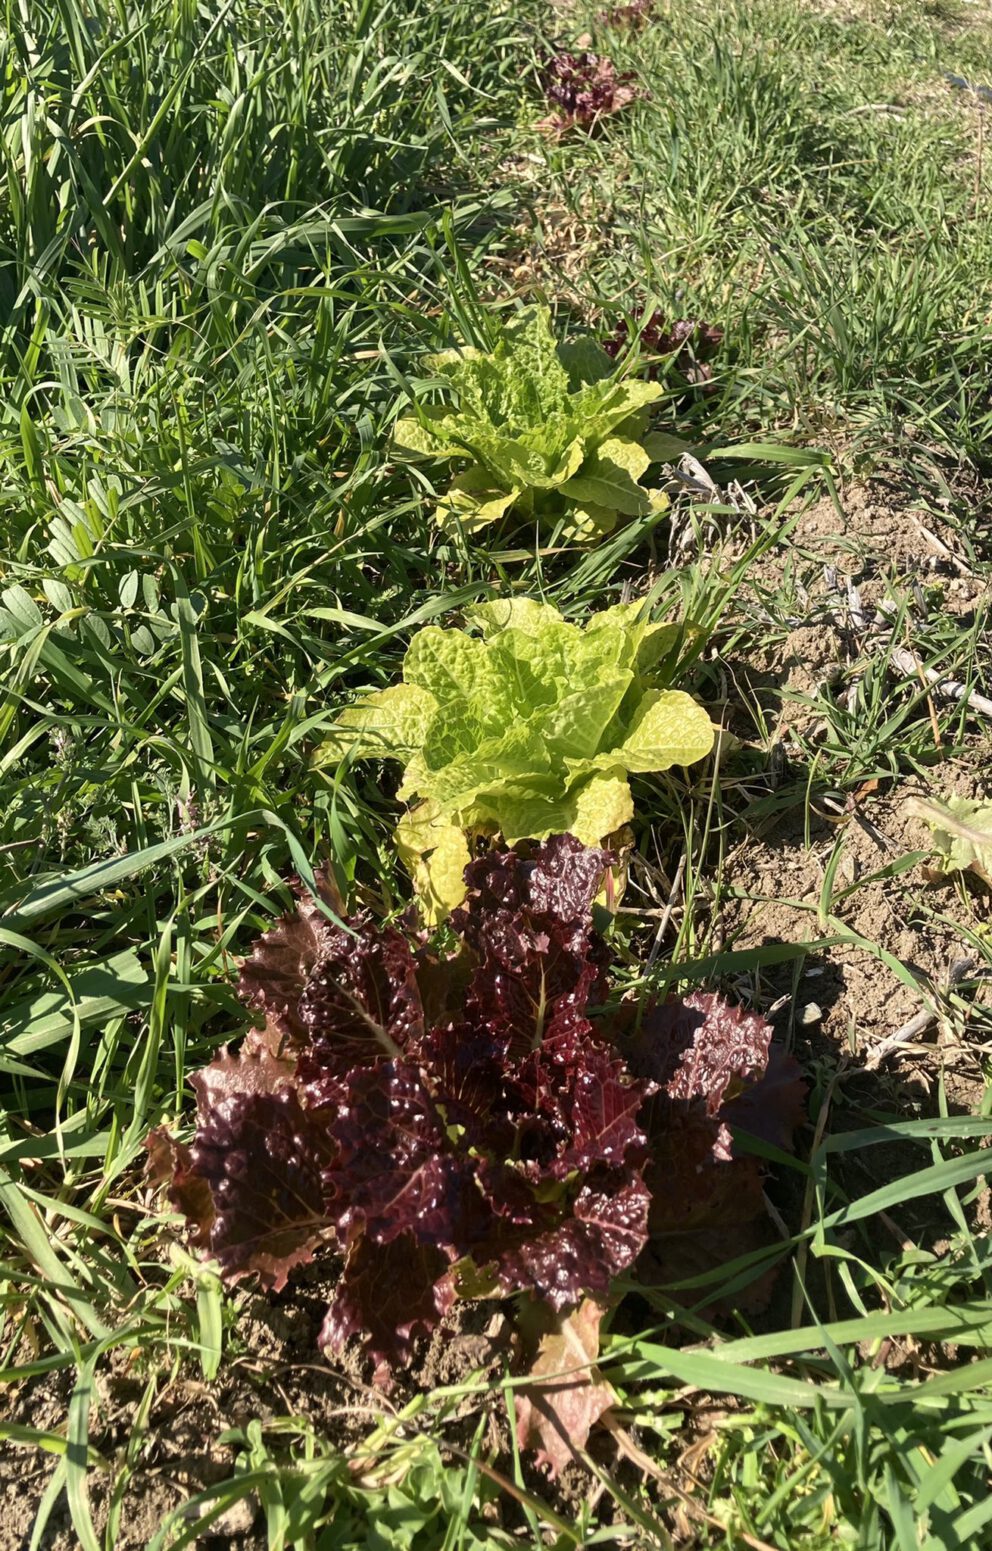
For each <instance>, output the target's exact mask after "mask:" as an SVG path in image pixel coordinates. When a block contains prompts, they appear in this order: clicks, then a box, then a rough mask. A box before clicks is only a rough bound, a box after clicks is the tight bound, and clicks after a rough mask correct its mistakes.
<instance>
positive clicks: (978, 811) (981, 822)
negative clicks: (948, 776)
mask: <svg viewBox="0 0 992 1551" xmlns="http://www.w3.org/2000/svg"><path fill="white" fill-rule="evenodd" d="M906 808H907V811H908V812H910V813H914V814H915V815H916V816H917V817H918V818H921V819H923V821H924V823H926V824H927V825H929V827H930V830H931V833H932V834H933V840H934V845H935V847H936V849H937V852H938V854H939V856H940V861H941V866H942V868H943V870H944V872H966V871H968V870H969V869H970V870H971V871H972V872H974V873H976V874H977V875H978V876H979V877H980V878H982V879H983V880H984V881H985V882H986V883H990V884H992V803H989V802H978V801H976V800H974V799H973V798H970V797H949V798H948V799H947V801H946V803H938V802H924V801H922V800H920V799H919V798H914V799H912V800H911V801H910V802H908V803H907V804H906Z"/></svg>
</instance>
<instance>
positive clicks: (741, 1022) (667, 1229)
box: [620, 992, 805, 1282]
mask: <svg viewBox="0 0 992 1551" xmlns="http://www.w3.org/2000/svg"><path fill="white" fill-rule="evenodd" d="M620 1045H621V1049H623V1051H624V1053H625V1055H626V1056H627V1059H628V1062H629V1064H630V1067H631V1069H632V1070H633V1071H634V1072H636V1073H638V1074H639V1075H640V1076H641V1077H643V1078H650V1079H651V1080H653V1081H654V1082H655V1083H656V1085H657V1091H656V1092H655V1094H654V1095H653V1097H651V1098H650V1099H649V1100H648V1102H647V1104H646V1106H645V1110H644V1113H643V1115H642V1117H641V1118H642V1121H643V1123H644V1125H645V1129H646V1131H647V1133H648V1139H649V1144H650V1159H649V1162H648V1165H647V1167H646V1168H645V1171H644V1178H645V1182H646V1184H647V1186H648V1188H649V1190H650V1192H651V1213H650V1229H651V1246H650V1251H651V1252H650V1255H649V1256H648V1257H646V1259H645V1263H644V1264H643V1265H642V1267H641V1271H642V1274H643V1275H644V1277H645V1279H647V1280H661V1281H663V1282H671V1281H677V1280H680V1279H682V1278H684V1277H687V1276H691V1275H695V1274H697V1272H699V1271H701V1270H702V1269H705V1268H707V1267H709V1268H712V1267H715V1266H717V1265H719V1264H720V1263H721V1261H725V1260H728V1259H732V1258H736V1256H738V1255H743V1254H746V1253H747V1252H748V1251H749V1250H751V1249H757V1248H759V1247H760V1246H761V1245H763V1244H764V1243H766V1242H767V1224H766V1213H765V1204H764V1192H763V1178H764V1171H763V1165H762V1163H761V1160H760V1159H759V1158H758V1157H756V1156H754V1155H753V1154H751V1153H748V1152H745V1151H743V1150H742V1149H741V1148H739V1147H736V1146H735V1144H734V1139H733V1132H734V1130H735V1129H736V1130H738V1131H739V1132H747V1133H749V1134H751V1135H754V1136H756V1137H760V1138H761V1139H762V1140H765V1141H768V1142H771V1143H772V1144H773V1145H775V1146H777V1147H779V1148H781V1149H783V1150H786V1149H788V1148H789V1147H791V1145H792V1136H793V1132H794V1131H795V1128H796V1127H797V1126H798V1125H799V1124H800V1122H801V1120H802V1118H803V1111H804V1106H803V1099H804V1094H805V1088H804V1086H803V1083H802V1081H801V1080H800V1076H799V1067H798V1065H797V1063H796V1062H795V1061H794V1060H793V1059H792V1058H791V1057H790V1056H787V1055H785V1054H784V1052H782V1051H779V1050H775V1049H773V1047H772V1044H771V1028H770V1026H769V1025H768V1023H767V1022H766V1021H765V1020H764V1019H763V1018H761V1017H760V1016H759V1015H758V1014H756V1013H748V1012H745V1011H743V1010H742V1009H741V1008H739V1007H734V1006H732V1005H731V1004H730V1003H728V1002H726V1001H724V1000H723V999H722V998H721V997H719V996H716V995H714V994H712V993H708V992H693V993H692V994H691V995H689V996H687V997H685V998H684V999H683V1000H672V1001H669V1002H665V1003H662V1004H661V1005H659V1006H656V1007H654V1008H651V1009H649V1010H648V1011H646V1012H645V1013H644V1014H643V1016H642V1017H641V1019H640V1021H639V1024H638V1026H637V1027H636V1029H635V1030H634V1032H633V1034H632V1035H630V1036H629V1037H627V1038H623V1037H621V1038H620Z"/></svg>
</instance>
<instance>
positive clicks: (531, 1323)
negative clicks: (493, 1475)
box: [514, 1298, 615, 1476]
mask: <svg viewBox="0 0 992 1551" xmlns="http://www.w3.org/2000/svg"><path fill="white" fill-rule="evenodd" d="M527 1312H528V1314H529V1319H528V1331H527V1334H528V1336H529V1337H530V1339H531V1342H533V1341H534V1340H535V1339H536V1340H537V1343H538V1344H537V1350H536V1353H535V1354H534V1355H533V1361H532V1362H531V1365H530V1368H529V1370H528V1380H529V1382H528V1383H527V1384H525V1385H523V1386H522V1387H521V1388H518V1389H516V1390H515V1391H514V1403H515V1407H516V1422H517V1441H518V1443H519V1445H520V1447H521V1448H522V1449H534V1450H536V1451H537V1463H538V1465H541V1466H544V1467H545V1468H546V1469H547V1471H548V1473H549V1475H551V1476H557V1475H560V1473H561V1472H562V1471H563V1470H564V1469H565V1467H566V1465H569V1464H571V1463H572V1462H573V1461H574V1460H575V1458H576V1450H578V1449H584V1448H585V1446H586V1443H587V1442H588V1440H589V1434H590V1432H591V1431H592V1428H593V1427H594V1426H595V1424H596V1423H597V1422H598V1421H599V1419H600V1417H601V1416H602V1415H603V1413H604V1412H605V1411H607V1410H608V1409H609V1407H610V1406H611V1405H612V1404H613V1403H614V1399H615V1396H614V1394H613V1391H612V1390H611V1389H610V1387H609V1385H608V1384H606V1383H604V1381H603V1380H602V1378H601V1377H600V1375H599V1373H598V1371H597V1368H596V1359H597V1358H598V1356H599V1327H600V1324H601V1322H602V1319H603V1315H604V1313H605V1312H606V1311H605V1307H604V1305H603V1304H602V1303H598V1302H597V1301H596V1300H595V1299H593V1298H585V1299H583V1301H582V1303H581V1304H580V1305H579V1307H578V1308H577V1309H574V1310H573V1311H572V1312H571V1313H570V1314H566V1315H560V1314H559V1315H557V1316H549V1315H547V1313H546V1312H545V1313H543V1315H542V1306H541V1305H540V1304H533V1303H532V1304H531V1307H530V1310H528V1311H527Z"/></svg>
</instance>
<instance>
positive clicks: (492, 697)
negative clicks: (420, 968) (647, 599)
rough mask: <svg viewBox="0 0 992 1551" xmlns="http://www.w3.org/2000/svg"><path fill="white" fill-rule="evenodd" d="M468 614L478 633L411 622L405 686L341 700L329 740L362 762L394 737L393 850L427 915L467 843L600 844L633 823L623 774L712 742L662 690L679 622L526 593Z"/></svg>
mask: <svg viewBox="0 0 992 1551" xmlns="http://www.w3.org/2000/svg"><path fill="white" fill-rule="evenodd" d="M468 620H469V623H470V624H471V625H473V626H475V627H476V628H477V629H478V630H479V631H480V634H478V635H475V634H471V633H469V632H468V631H465V630H456V629H442V628H441V627H439V626H437V625H429V626H427V627H426V628H425V629H423V630H421V631H419V632H418V633H417V634H416V635H415V636H414V638H413V640H412V641H411V643H410V646H409V649H408V651H407V654H406V657H405V659H404V664H403V674H404V683H403V684H402V685H396V686H393V689H391V690H387V691H380V692H379V693H378V694H377V695H373V696H370V697H369V698H368V699H367V700H365V701H363V702H361V703H360V704H359V705H358V706H354V707H350V708H349V709H348V710H347V711H346V712H345V713H343V715H342V718H341V725H342V728H343V729H344V730H343V731H342V733H340V734H336V736H338V737H345V736H347V737H351V738H354V739H357V740H359V741H358V742H357V743H354V744H352V746H351V752H352V754H356V755H359V756H361V755H363V754H365V755H368V756H372V755H375V754H378V755H382V754H383V753H386V752H390V750H389V748H388V745H389V744H390V741H391V742H392V745H393V747H392V750H391V752H392V754H393V755H394V757H396V758H398V759H402V760H403V762H404V765H405V769H404V772H403V778H402V781H401V783H400V786H399V797H400V799H401V800H402V801H407V802H411V803H413V805H414V806H413V809H412V811H411V813H410V814H408V815H407V817H406V818H404V819H402V820H401V822H400V825H399V827H398V829H397V834H396V839H397V845H398V848H399V851H400V856H401V859H402V860H403V862H404V865H405V866H406V867H407V869H408V871H410V872H411V874H412V876H413V877H414V880H415V883H416V887H417V892H418V895H419V896H420V898H421V900H422V902H423V907H424V911H425V914H426V917H427V919H428V920H429V921H430V922H432V923H434V922H438V921H440V920H442V919H443V918H444V916H445V915H446V914H447V912H448V911H449V910H450V909H452V908H453V907H454V906H455V905H458V904H459V903H460V902H461V900H462V898H463V897H464V886H463V883H462V873H463V870H464V867H465V865H466V864H467V862H468V860H469V850H470V847H471V843H472V841H473V840H475V839H477V838H479V837H480V836H483V837H488V836H491V835H493V834H495V833H501V834H502V835H503V837H504V839H505V840H506V841H507V842H508V843H510V844H511V845H512V844H515V843H516V842H517V841H519V840H528V839H530V840H544V839H547V837H548V836H549V835H554V834H560V833H565V832H570V833H572V834H574V835H576V836H577V837H578V838H579V839H580V840H581V841H582V842H583V843H585V844H588V845H595V844H597V843H598V842H600V841H602V840H604V839H605V838H607V837H608V836H610V835H612V834H614V833H615V832H616V831H617V830H619V829H622V828H623V827H624V825H626V824H628V823H629V822H630V821H631V819H632V818H633V802H632V798H631V795H630V788H629V785H628V783H627V776H628V774H630V773H637V774H643V773H650V772H653V771H663V770H668V769H670V768H671V767H672V766H673V765H690V764H694V763H695V762H697V761H698V760H700V759H702V758H704V757H705V756H706V755H707V754H708V753H709V752H710V750H711V748H712V746H713V740H714V728H713V725H712V723H711V722H710V719H709V717H708V716H707V714H706V712H705V711H704V710H703V708H702V707H701V706H699V705H697V704H696V703H695V702H694V701H693V700H692V699H691V698H690V696H689V695H687V694H685V693H684V692H683V691H681V690H675V689H669V688H667V687H664V674H665V663H666V661H670V660H671V659H672V658H673V657H674V655H675V648H676V646H677V644H678V642H679V640H680V637H681V632H682V627H680V626H679V625H676V624H673V623H671V622H657V621H652V620H651V619H650V618H649V617H648V616H647V614H646V613H645V609H644V605H643V603H640V602H634V603H623V604H617V605H615V606H614V607H612V608H609V609H605V610H603V612H602V613H600V614H594V615H592V616H591V617H590V618H589V619H588V620H587V622H586V624H585V625H584V626H579V625H575V624H572V623H570V622H569V621H567V620H565V619H563V618H562V616H561V615H560V614H559V613H558V611H557V610H556V609H554V608H552V607H551V605H550V604H547V603H542V602H540V601H539V600H537V599H534V598H507V599H495V600H493V601H491V602H488V603H483V604H478V605H476V606H475V607H474V608H472V609H470V610H469V611H468ZM390 719H392V720H390ZM415 737H419V739H420V741H419V743H418V744H417V746H416V747H413V748H412V747H411V743H412V740H413V739H414V738H415ZM459 833H460V834H461V835H462V836H463V837H464V839H461V840H460V839H459V838H458V837H459Z"/></svg>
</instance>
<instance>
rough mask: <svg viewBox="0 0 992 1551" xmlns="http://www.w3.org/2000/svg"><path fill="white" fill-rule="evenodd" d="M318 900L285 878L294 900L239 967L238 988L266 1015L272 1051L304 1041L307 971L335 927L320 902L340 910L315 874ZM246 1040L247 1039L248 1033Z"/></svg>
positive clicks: (329, 886) (330, 887)
mask: <svg viewBox="0 0 992 1551" xmlns="http://www.w3.org/2000/svg"><path fill="white" fill-rule="evenodd" d="M316 882H317V887H318V890H319V891H320V899H319V900H317V899H314V898H313V896H312V895H310V894H309V893H308V892H307V891H306V889H305V888H304V886H303V884H302V883H301V882H300V880H299V879H298V878H293V879H291V880H290V886H291V887H292V889H293V890H294V892H295V893H296V894H297V896H298V898H299V903H298V904H297V905H296V907H295V909H293V910H291V911H289V912H288V913H287V914H286V915H284V916H281V917H280V919H279V920H278V921H277V922H276V924H275V926H273V927H272V928H270V930H269V931H267V932H266V933H264V935H263V936H262V937H259V938H258V940H257V941H256V942H255V943H254V944H253V945H252V951H251V953H250V954H249V955H248V957H247V958H246V959H245V960H244V962H243V964H242V966H241V973H240V975H239V977H238V985H237V991H238V995H239V996H240V998H241V1000H242V1001H243V1002H244V1003H245V1004H246V1005H247V1006H249V1007H252V1008H254V1009H255V1010H256V1011H258V1012H261V1013H263V1014H264V1015H265V1032H266V1035H267V1036H269V1040H268V1044H269V1047H270V1048H272V1049H273V1052H274V1053H278V1051H279V1050H280V1049H282V1048H286V1049H288V1050H290V1051H292V1050H293V1049H296V1048H299V1047H301V1046H302V1045H304V1044H305V1043H306V1039H307V1030H306V1027H305V1026H304V1024H303V1022H302V1021H301V1019H300V1014H299V1000H300V995H301V993H302V991H303V988H304V986H305V985H306V983H307V980H308V978H309V976H310V974H311V972H312V971H313V970H314V969H315V968H316V966H317V964H319V963H320V961H321V959H322V958H324V957H325V956H326V954H327V953H328V951H329V948H328V944H329V943H331V942H332V941H334V938H335V934H336V933H337V932H338V931H340V928H339V927H337V926H336V925H335V923H334V922H333V921H332V920H330V919H329V917H328V915H327V913H326V911H325V910H324V909H323V908H322V905H324V906H327V908H328V909H330V910H333V911H334V913H335V914H336V915H338V916H339V917H340V916H341V915H342V914H343V906H342V903H341V898H340V895H339V894H338V892H337V889H336V888H335V886H334V884H333V883H332V882H331V880H330V879H329V877H328V876H327V874H326V873H321V872H318V873H317V874H316ZM249 1042H251V1040H250V1037H249Z"/></svg>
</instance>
